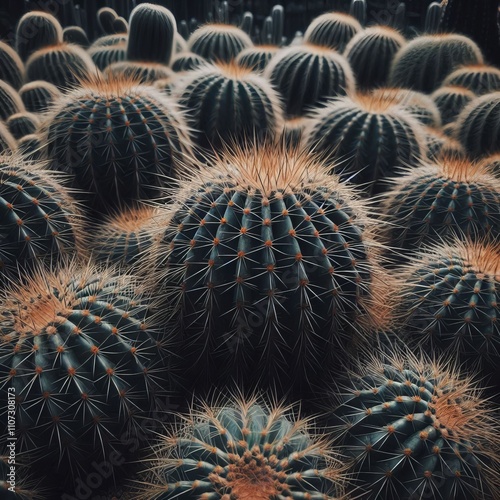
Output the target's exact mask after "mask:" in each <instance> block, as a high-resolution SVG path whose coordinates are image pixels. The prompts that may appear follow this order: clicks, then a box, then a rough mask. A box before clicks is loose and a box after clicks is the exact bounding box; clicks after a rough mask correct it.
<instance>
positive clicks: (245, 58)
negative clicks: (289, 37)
mask: <svg viewBox="0 0 500 500" xmlns="http://www.w3.org/2000/svg"><path fill="white" fill-rule="evenodd" d="M278 51H279V48H278V47H276V46H274V45H257V46H256V47H250V48H249V49H244V50H242V51H241V52H240V53H239V54H238V57H237V58H236V63H237V64H239V65H240V66H241V67H242V68H248V69H251V70H252V71H258V72H262V71H264V69H265V68H266V66H267V65H268V63H269V61H270V60H271V59H272V58H273V57H274V56H275V55H276V54H277V53H278Z"/></svg>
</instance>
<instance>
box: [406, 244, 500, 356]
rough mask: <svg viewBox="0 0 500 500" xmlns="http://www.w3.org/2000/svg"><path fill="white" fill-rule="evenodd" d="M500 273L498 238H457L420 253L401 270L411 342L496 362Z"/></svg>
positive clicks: (499, 337)
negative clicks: (496, 239) (493, 239)
mask: <svg viewBox="0 0 500 500" xmlns="http://www.w3.org/2000/svg"><path fill="white" fill-rule="evenodd" d="M499 276H500V246H499V244H498V242H491V243H490V242H488V241H486V240H485V239H483V240H477V241H472V240H470V239H466V240H465V241H460V240H459V239H457V238H455V239H453V240H450V241H449V242H448V243H443V244H439V245H433V246H432V247H431V246H429V247H428V248H426V249H425V250H424V251H422V252H420V253H419V254H418V255H417V256H415V258H413V259H412V260H411V261H410V263H409V264H408V265H407V266H406V267H405V268H403V269H401V277H402V278H403V279H404V281H405V285H404V287H403V288H402V290H401V294H402V295H403V296H404V301H403V304H402V308H403V311H405V313H406V318H405V322H404V326H403V327H402V328H403V331H404V332H406V333H408V335H409V341H410V342H412V343H418V344H421V345H423V346H424V348H425V349H432V350H433V351H436V350H438V351H443V350H444V351H447V352H450V353H452V354H453V355H454V356H455V357H456V356H457V355H458V356H459V359H460V360H461V361H470V362H472V363H479V362H484V361H489V362H492V363H493V364H494V365H498V362H499V360H500V326H499V324H498V321H497V318H498V304H499V300H500V281H499Z"/></svg>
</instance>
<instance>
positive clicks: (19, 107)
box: [0, 80, 25, 121]
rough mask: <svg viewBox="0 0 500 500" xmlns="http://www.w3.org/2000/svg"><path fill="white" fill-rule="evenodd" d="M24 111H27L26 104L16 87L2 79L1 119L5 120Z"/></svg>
mask: <svg viewBox="0 0 500 500" xmlns="http://www.w3.org/2000/svg"><path fill="white" fill-rule="evenodd" d="M22 111H25V109H24V104H23V101H22V99H21V97H20V96H19V94H18V93H17V91H16V89H14V88H13V87H12V86H11V85H9V84H8V83H7V82H4V81H2V80H0V120H3V121H5V120H7V119H8V118H9V116H11V115H14V114H16V113H21V112H22Z"/></svg>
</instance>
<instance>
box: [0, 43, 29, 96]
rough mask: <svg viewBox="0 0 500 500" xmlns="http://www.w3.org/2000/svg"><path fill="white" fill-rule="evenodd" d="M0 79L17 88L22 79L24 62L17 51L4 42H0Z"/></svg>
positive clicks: (20, 84)
mask: <svg viewBox="0 0 500 500" xmlns="http://www.w3.org/2000/svg"><path fill="white" fill-rule="evenodd" d="M0 80H3V81H4V82H7V83H8V84H9V85H11V86H12V87H13V88H14V89H16V90H18V89H19V88H20V87H21V86H22V84H23V80H24V64H23V62H22V61H21V58H20V57H19V55H18V54H17V52H16V51H15V50H14V49H13V48H12V47H11V46H10V45H7V44H6V43H4V42H0Z"/></svg>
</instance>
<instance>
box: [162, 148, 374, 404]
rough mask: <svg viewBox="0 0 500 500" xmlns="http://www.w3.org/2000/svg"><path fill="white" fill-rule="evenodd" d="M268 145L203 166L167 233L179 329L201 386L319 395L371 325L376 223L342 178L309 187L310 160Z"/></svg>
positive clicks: (194, 380) (178, 339) (185, 367)
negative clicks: (326, 376) (364, 319)
mask: <svg viewBox="0 0 500 500" xmlns="http://www.w3.org/2000/svg"><path fill="white" fill-rule="evenodd" d="M263 151H264V150H263V149H262V148H259V147H256V153H255V157H253V156H249V157H247V156H245V155H244V156H243V158H242V159H238V158H237V157H236V156H234V157H233V156H230V158H229V159H227V160H226V159H225V160H223V161H221V162H218V163H217V164H216V165H211V166H210V167H211V169H213V171H214V173H213V174H211V173H210V172H211V171H207V172H203V174H200V179H204V180H205V182H204V183H199V182H198V181H196V182H195V184H193V186H189V187H188V193H187V194H185V193H182V196H183V198H184V197H185V199H184V200H183V201H184V203H183V205H184V206H183V207H182V208H181V209H180V210H178V212H177V214H176V215H175V217H174V220H173V222H172V228H171V230H170V231H169V232H168V233H167V234H168V238H166V240H165V251H168V252H169V253H167V255H168V258H167V260H166V262H165V265H166V269H165V270H163V272H164V273H165V276H164V277H162V278H161V279H162V281H163V287H164V288H165V290H166V292H165V298H164V300H165V301H166V302H165V303H166V304H169V305H170V308H174V310H173V311H172V314H171V316H170V317H169V319H168V320H167V330H168V331H170V332H171V335H172V340H173V342H175V343H179V353H180V356H181V359H182V360H183V361H182V372H183V374H185V376H186V377H187V379H188V380H187V384H188V385H189V386H193V387H196V388H197V390H206V389H207V387H210V384H212V383H214V384H217V383H219V384H221V383H225V382H226V381H227V380H228V377H229V378H230V379H231V380H234V381H235V382H237V383H241V384H243V385H245V386H246V385H248V387H249V388H251V387H254V385H252V384H255V383H258V384H260V386H266V387H274V388H275V389H276V390H279V391H280V393H281V391H283V390H285V391H287V390H289V389H291V388H292V390H293V391H294V394H295V393H298V394H302V395H304V394H308V391H309V390H310V386H311V385H314V383H318V382H317V381H318V380H319V378H321V374H322V373H323V372H324V370H327V369H328V368H327V367H328V364H327V360H329V359H332V358H336V356H338V355H339V353H341V352H344V349H346V348H348V346H350V345H351V342H352V341H353V337H356V335H357V333H356V330H357V328H358V329H359V330H361V328H359V325H358V326H356V325H357V322H358V319H359V317H360V316H361V315H362V314H363V311H364V305H363V300H364V299H366V298H367V297H368V296H369V289H370V282H371V273H372V263H373V261H372V260H371V259H370V258H369V256H368V254H369V252H370V248H371V243H370V239H369V236H366V235H365V234H364V231H365V230H367V227H369V226H370V225H371V224H372V222H371V221H370V220H369V219H366V218H365V217H364V215H363V214H362V210H361V209H360V208H359V206H358V203H357V202H356V200H355V199H354V198H353V197H352V192H351V191H350V190H349V189H347V188H346V187H345V186H343V185H342V184H340V183H339V182H338V180H337V179H336V178H335V177H332V176H329V175H328V174H327V173H326V172H324V173H323V174H322V175H321V176H320V178H321V183H320V181H318V183H317V185H316V184H315V181H314V182H313V185H311V186H310V187H304V186H303V185H301V184H300V183H299V182H296V180H297V179H299V180H300V178H301V177H302V175H303V176H304V182H307V181H306V178H307V174H308V172H307V171H306V170H302V169H303V168H304V165H308V163H307V161H306V160H303V161H304V162H305V163H304V164H302V163H301V161H298V160H297V159H296V157H294V156H293V155H290V156H289V153H285V152H282V153H280V154H278V153H276V151H275V150H274V151H273V152H272V153H270V152H269V151H270V150H268V151H267V152H263ZM270 154H271V155H272V154H274V155H277V156H276V158H277V159H276V160H273V161H274V162H275V163H274V167H275V168H276V170H271V169H270V170H266V167H265V166H264V165H266V164H267V165H269V163H268V162H269V155H270ZM259 155H260V156H259ZM225 161H227V165H225V164H224V163H223V162H225ZM259 162H262V164H260V163H259ZM232 168H234V169H235V170H234V171H232ZM315 168H317V167H316V166H315V165H314V164H312V165H311V169H312V171H314V169H315ZM247 169H248V170H247ZM280 169H283V170H280ZM293 169H296V173H293ZM207 170H208V169H207ZM222 171H225V173H224V174H222V173H220V174H218V173H217V172H222ZM273 172H274V173H273ZM288 174H289V175H290V179H289V180H288ZM247 175H248V177H247ZM313 175H314V174H313ZM282 176H283V178H282ZM240 177H241V184H240V182H239V178H240ZM248 178H250V180H249V181H248V182H247V180H248ZM252 178H254V180H251V179H252ZM209 179H210V180H209ZM283 179H284V180H283ZM323 182H324V184H323ZM261 183H262V184H261ZM275 184H276V186H277V187H276V188H274V187H269V190H268V189H267V186H274V185H275ZM313 186H314V187H313ZM172 232H173V234H170V233H172ZM364 312H366V311H364ZM339 346H342V347H339ZM243 385H242V386H243ZM238 387H239V386H238Z"/></svg>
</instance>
